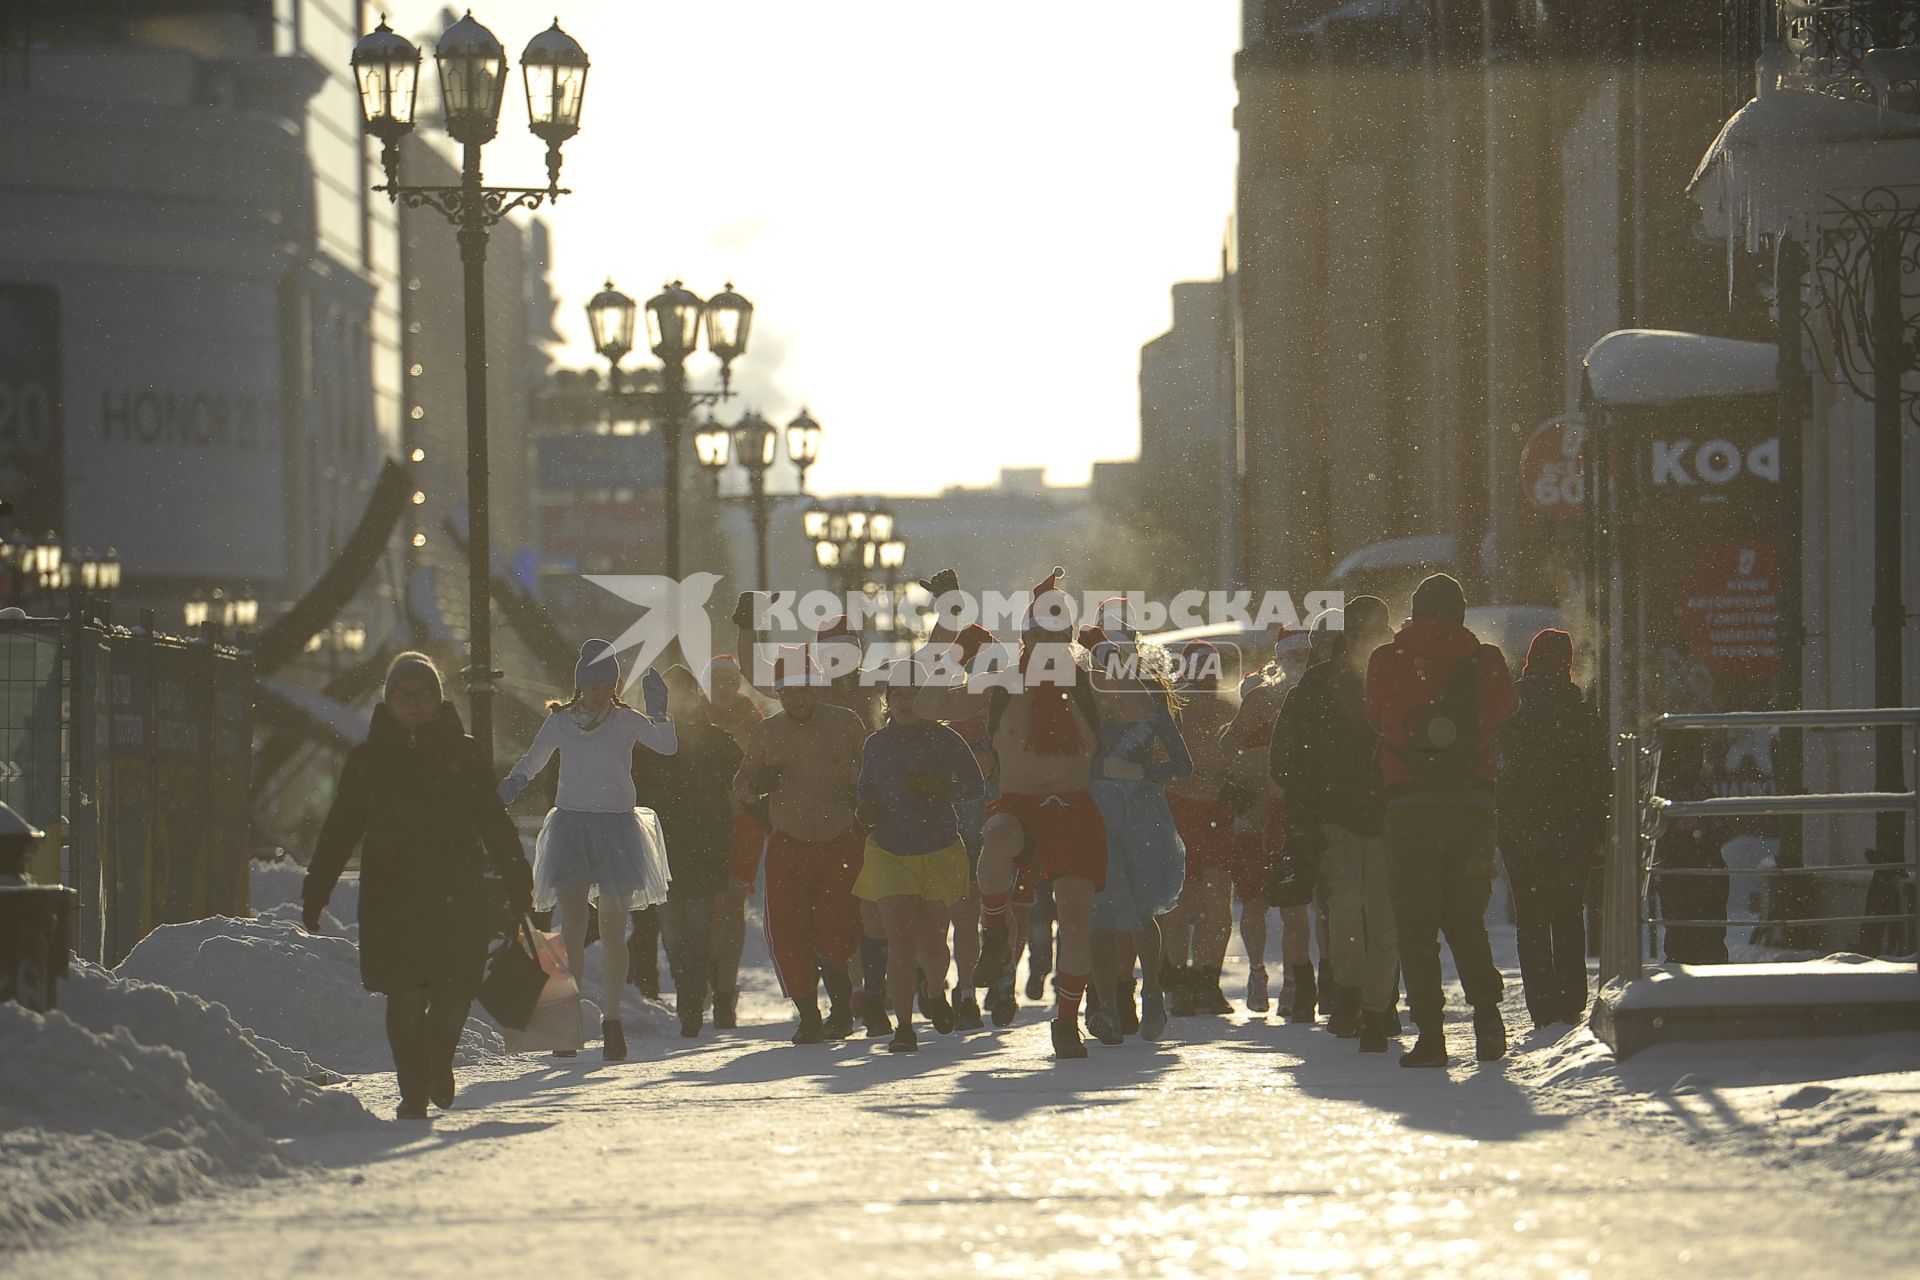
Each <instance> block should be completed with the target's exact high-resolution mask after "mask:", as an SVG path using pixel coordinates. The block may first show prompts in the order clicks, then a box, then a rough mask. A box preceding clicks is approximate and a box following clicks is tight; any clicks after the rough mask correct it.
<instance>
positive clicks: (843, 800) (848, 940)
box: [734, 647, 867, 1045]
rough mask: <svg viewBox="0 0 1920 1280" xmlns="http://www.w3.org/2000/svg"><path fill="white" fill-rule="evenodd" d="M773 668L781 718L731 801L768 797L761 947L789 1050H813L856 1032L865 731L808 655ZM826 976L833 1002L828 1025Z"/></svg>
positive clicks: (770, 720) (764, 734)
mask: <svg viewBox="0 0 1920 1280" xmlns="http://www.w3.org/2000/svg"><path fill="white" fill-rule="evenodd" d="M779 666H780V669H779V672H778V675H777V676H776V678H775V685H776V687H777V689H778V691H779V696H780V710H779V711H778V712H777V713H775V714H774V715H771V716H769V717H767V718H766V719H765V720H762V721H761V722H760V723H759V724H757V725H755V726H754V728H753V730H752V732H751V733H749V734H748V736H747V749H746V754H745V758H744V759H742V761H741V762H740V771H739V773H738V774H737V775H736V776H735V778H734V794H735V795H737V796H738V797H739V798H740V800H741V802H742V803H743V804H749V805H750V804H753V803H755V802H756V801H758V800H759V799H760V798H761V797H762V796H765V797H767V806H768V808H767V812H768V818H769V820H770V821H771V823H772V826H773V832H772V834H771V835H770V836H769V837H768V840H767V903H766V912H767V943H768V946H769V948H770V949H771V950H772V952H773V964H774V971H775V973H776V974H778V976H779V978H780V987H781V990H782V991H784V992H785V993H786V996H787V998H788V999H789V1000H791V1001H793V1004H794V1008H795V1009H796V1010H797V1011H798V1012H799V1015H800V1026H799V1029H798V1030H797V1031H795V1032H794V1036H793V1043H794V1044H797V1045H804V1044H819V1043H821V1042H822V1041H824V1040H828V1039H836V1040H837V1039H842V1038H844V1037H845V1036H846V1035H847V1034H848V1033H849V1032H850V1031H852V1029H853V1003H852V999H851V985H850V984H849V983H848V982H847V980H846V976H845V975H846V972H847V967H848V966H849V965H850V964H851V963H852V962H853V960H854V958H855V957H856V956H857V955H858V954H859V950H860V910H859V907H858V905H857V900H856V899H855V898H854V896H853V885H854V880H855V878H856V877H857V876H858V875H859V872H860V865H861V860H862V855H863V852H864V849H865V847H866V831H865V829H864V828H862V827H861V826H860V825H859V821H858V819H857V818H856V817H855V814H854V787H855V784H856V783H857V782H858V780H859V776H860V752H861V750H862V747H863V746H864V744H865V742H866V738H867V729H866V726H865V725H864V724H863V723H862V722H861V720H860V717H859V716H858V715H856V714H854V713H853V712H852V711H849V710H848V709H847V708H846V707H843V706H837V705H835V704H833V703H831V702H828V701H827V700H826V698H825V696H824V692H823V691H824V677H822V676H821V675H820V673H819V669H818V668H817V667H816V666H814V664H813V662H812V661H811V659H810V657H809V656H808V655H807V653H806V652H805V650H803V649H800V648H798V647H789V648H787V649H785V650H784V651H783V653H782V661H781V662H780V664H779ZM823 975H824V976H825V977H826V979H827V984H828V991H829V993H830V995H831V996H832V997H833V1000H832V1006H831V1008H830V1009H829V1016H828V1017H826V1018H822V1017H821V1015H820V994H819V991H820V981H821V978H822V976H823Z"/></svg>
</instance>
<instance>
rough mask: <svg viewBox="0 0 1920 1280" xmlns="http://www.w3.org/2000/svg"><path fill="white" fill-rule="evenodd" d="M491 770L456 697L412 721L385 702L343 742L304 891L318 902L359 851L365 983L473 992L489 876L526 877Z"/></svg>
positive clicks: (511, 886)
mask: <svg viewBox="0 0 1920 1280" xmlns="http://www.w3.org/2000/svg"><path fill="white" fill-rule="evenodd" d="M492 774H493V770H492V769H490V768H489V767H488V765H487V762H486V761H485V760H484V759H483V758H482V757H481V754H480V748H479V746H478V745H477V744H476V743H475V742H474V740H473V739H472V738H470V737H468V736H467V733H466V730H465V729H464V728H463V727H462V725H461V723H460V716H459V713H458V712H456V711H455V710H454V709H453V704H452V703H442V704H441V707H440V714H439V715H437V716H435V717H434V718H433V719H432V720H431V721H429V722H428V723H426V724H425V725H422V726H421V727H420V728H419V729H407V728H405V727H403V726H402V725H401V724H400V723H399V722H398V721H397V720H395V719H394V718H393V717H392V716H391V715H390V714H389V713H388V711H387V708H386V705H385V704H384V703H383V704H381V705H379V706H377V707H375V708H374V711H373V723H372V725H371V727H370V728H369V729H368V731H367V740H366V741H365V742H363V743H361V744H360V745H359V746H357V747H355V748H353V749H352V750H351V751H349V752H347V759H346V765H345V767H343V768H342V769H341V771H340V787H339V790H338V791H337V792H336V793H335V795H334V798H333V807H332V808H331V809H329V810H328V811H327V820H326V823H325V824H324V825H323V826H322V827H321V829H320V840H319V843H318V844H317V845H315V847H314V851H313V860H312V862H311V863H310V864H309V865H308V868H307V878H306V884H305V886H304V888H303V890H302V893H303V897H304V898H305V900H306V901H307V902H313V901H315V900H324V899H325V898H327V897H328V896H329V895H330V894H331V893H332V892H333V886H334V884H335V883H336V882H337V881H338V880H339V879H340V873H341V872H342V871H343V870H345V868H346V865H347V859H348V858H349V857H351V856H352V855H353V851H354V849H355V847H358V848H359V849H360V979H361V982H362V983H363V984H364V985H365V986H366V988H367V990H369V991H380V992H395V991H402V990H409V989H413V988H417V987H420V986H423V985H424V986H429V987H432V988H434V989H435V990H437V991H444V992H446V993H447V994H449V995H452V996H455V997H458V996H460V995H463V994H464V995H472V994H474V993H476V992H478V991H479V989H480V978H481V975H482V973H483V971H484V968H485V965H486V958H487V943H488V942H489V941H490V939H491V929H490V927H489V917H488V906H489V903H488V901H487V885H486V880H485V876H486V873H487V871H489V870H491V871H492V872H493V873H494V874H495V875H496V876H498V877H499V881H500V887H501V888H502V889H504V890H505V892H506V893H507V894H508V895H509V897H510V898H512V899H513V900H514V901H516V902H517V901H520V900H521V899H522V898H523V897H524V896H525V895H526V894H527V893H528V892H529V891H530V890H531V888H532V885H533V877H532V874H531V872H530V871H529V870H528V867H527V860H526V855H525V853H524V852H523V851H522V849H521V846H520V836H519V834H518V833H517V832H516V831H515V830H514V827H513V820H512V819H511V818H509V817H507V811H506V809H505V808H504V807H503V806H502V805H501V803H500V797H499V794H498V793H497V792H496V790H495V788H494V781H493V776H492Z"/></svg>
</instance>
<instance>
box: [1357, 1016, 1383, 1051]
mask: <svg viewBox="0 0 1920 1280" xmlns="http://www.w3.org/2000/svg"><path fill="white" fill-rule="evenodd" d="M1386 1051H1387V1015H1386V1014H1384V1013H1368V1012H1367V1011H1366V1010H1364V1009H1363V1010H1361V1011H1360V1052H1362V1053H1385V1052H1386Z"/></svg>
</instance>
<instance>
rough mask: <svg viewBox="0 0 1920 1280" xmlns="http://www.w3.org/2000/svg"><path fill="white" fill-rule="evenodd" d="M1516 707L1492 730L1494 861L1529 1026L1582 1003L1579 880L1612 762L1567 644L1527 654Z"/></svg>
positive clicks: (1551, 631)
mask: <svg viewBox="0 0 1920 1280" xmlns="http://www.w3.org/2000/svg"><path fill="white" fill-rule="evenodd" d="M1515 688H1516V692H1517V694H1518V697H1519V705H1518V706H1516V707H1515V708H1514V712H1513V714H1512V715H1511V716H1509V717H1507V721H1506V723H1505V724H1503V725H1501V726H1500V741H1499V751H1498V754H1499V765H1500V791H1499V797H1500V858H1501V861H1502V862H1503V863H1505V864H1506V868H1507V881H1508V883H1509V884H1510V885H1512V887H1513V924H1514V931H1515V934H1516V935H1517V938H1516V940H1517V942H1518V944H1519V949H1520V981H1521V983H1522V985H1523V986H1524V987H1525V988H1526V993H1527V1013H1528V1015H1529V1016H1530V1017H1531V1018H1532V1019H1533V1025H1534V1026H1535V1027H1547V1026H1550V1025H1552V1024H1553V1023H1556V1022H1567V1023H1575V1022H1579V1021H1580V1019H1581V1018H1582V1017H1584V1016H1585V1014H1586V1004H1587V903H1586V896H1587V878H1588V873H1589V872H1590V871H1591V870H1592V868H1593V863H1594V855H1595V853H1596V852H1597V850H1598V849H1599V845H1600V840H1601V838H1602V837H1603V836H1604V835H1605V834H1606V830H1607V801H1608V796H1609V794H1610V793H1611V791H1612V785H1611V784H1612V771H1613V763H1612V761H1611V760H1610V759H1608V756H1607V738H1606V730H1605V729H1603V728H1602V727H1601V724H1600V716H1599V714H1598V713H1597V712H1596V711H1595V710H1594V708H1593V707H1592V706H1590V705H1589V704H1588V703H1587V702H1586V701H1585V699H1583V698H1582V697H1581V696H1580V688H1579V686H1578V685H1576V684H1574V683H1573V637H1572V636H1570V635H1568V634H1567V633H1566V632H1565V631H1561V630H1559V629H1557V628H1552V627H1549V628H1548V629H1546V630H1544V631H1541V632H1540V633H1538V634H1537V635H1535V636H1534V637H1533V642H1532V643H1531V644H1530V645H1528V646H1527V661H1526V665H1525V666H1524V667H1522V668H1521V672H1520V681H1519V683H1518V684H1517V685H1516V686H1515Z"/></svg>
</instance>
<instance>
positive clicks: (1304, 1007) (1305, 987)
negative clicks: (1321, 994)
mask: <svg viewBox="0 0 1920 1280" xmlns="http://www.w3.org/2000/svg"><path fill="white" fill-rule="evenodd" d="M1296 968H1297V972H1296V973H1295V974H1294V975H1293V1008H1292V1009H1291V1010H1290V1011H1289V1012H1288V1014H1287V1016H1288V1017H1289V1018H1291V1019H1293V1021H1295V1022H1312V1021H1313V1020H1314V1004H1315V1000H1316V987H1315V984H1314V980H1313V966H1312V965H1310V964H1303V965H1298V966H1296Z"/></svg>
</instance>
